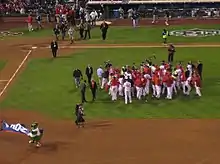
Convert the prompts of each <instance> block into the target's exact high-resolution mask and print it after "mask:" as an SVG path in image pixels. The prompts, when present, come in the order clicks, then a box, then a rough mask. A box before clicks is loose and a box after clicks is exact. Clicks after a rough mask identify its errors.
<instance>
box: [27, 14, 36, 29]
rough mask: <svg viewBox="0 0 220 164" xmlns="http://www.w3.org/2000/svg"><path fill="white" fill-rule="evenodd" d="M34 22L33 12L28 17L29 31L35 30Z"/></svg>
mask: <svg viewBox="0 0 220 164" xmlns="http://www.w3.org/2000/svg"><path fill="white" fill-rule="evenodd" d="M32 23H33V17H32V16H31V14H29V15H28V18H27V24H28V31H33V30H34V29H33V26H32Z"/></svg>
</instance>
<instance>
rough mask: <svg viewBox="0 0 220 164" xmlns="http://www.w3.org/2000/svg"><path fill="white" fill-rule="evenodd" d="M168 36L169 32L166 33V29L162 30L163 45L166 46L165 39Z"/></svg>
mask: <svg viewBox="0 0 220 164" xmlns="http://www.w3.org/2000/svg"><path fill="white" fill-rule="evenodd" d="M168 36H169V31H167V30H166V29H163V32H162V37H163V43H164V44H167V37H168Z"/></svg>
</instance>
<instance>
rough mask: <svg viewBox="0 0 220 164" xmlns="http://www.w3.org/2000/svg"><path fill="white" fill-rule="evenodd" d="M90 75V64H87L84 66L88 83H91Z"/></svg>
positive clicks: (91, 71)
mask: <svg viewBox="0 0 220 164" xmlns="http://www.w3.org/2000/svg"><path fill="white" fill-rule="evenodd" d="M92 75H93V68H92V67H91V66H90V65H88V66H87V67H86V76H87V78H88V83H89V84H90V83H91V79H92Z"/></svg>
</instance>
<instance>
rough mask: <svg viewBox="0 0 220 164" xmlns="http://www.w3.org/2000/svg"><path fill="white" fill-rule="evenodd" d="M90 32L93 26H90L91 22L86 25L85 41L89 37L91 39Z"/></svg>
mask: <svg viewBox="0 0 220 164" xmlns="http://www.w3.org/2000/svg"><path fill="white" fill-rule="evenodd" d="M90 30H91V25H90V21H88V22H86V23H85V34H84V40H86V39H87V36H88V37H89V39H91V35H90Z"/></svg>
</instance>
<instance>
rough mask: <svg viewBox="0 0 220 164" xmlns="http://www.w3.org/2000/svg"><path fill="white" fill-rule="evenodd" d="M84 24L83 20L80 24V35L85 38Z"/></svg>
mask: <svg viewBox="0 0 220 164" xmlns="http://www.w3.org/2000/svg"><path fill="white" fill-rule="evenodd" d="M84 29H85V28H84V24H83V22H81V23H80V24H79V35H80V39H83V38H84V35H83V33H84Z"/></svg>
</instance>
